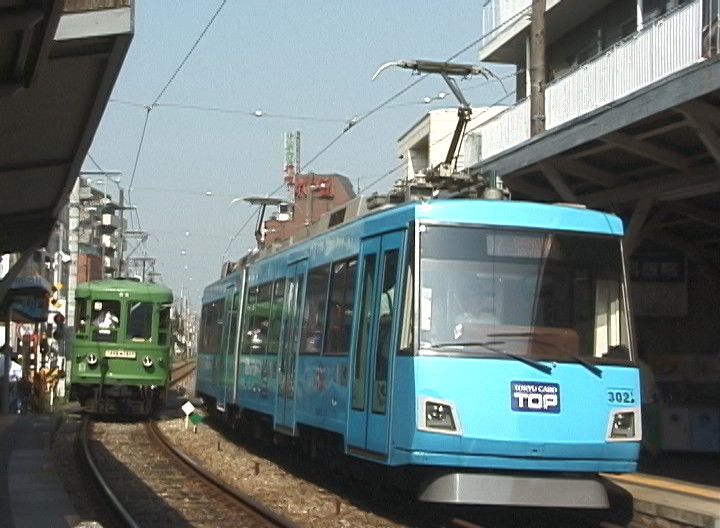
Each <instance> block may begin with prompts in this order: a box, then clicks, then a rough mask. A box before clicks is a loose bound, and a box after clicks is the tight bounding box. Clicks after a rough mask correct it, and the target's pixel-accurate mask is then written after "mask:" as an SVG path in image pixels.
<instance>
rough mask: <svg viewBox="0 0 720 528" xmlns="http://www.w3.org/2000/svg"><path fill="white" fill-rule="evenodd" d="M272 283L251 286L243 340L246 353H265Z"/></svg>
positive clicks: (246, 308)
mask: <svg viewBox="0 0 720 528" xmlns="http://www.w3.org/2000/svg"><path fill="white" fill-rule="evenodd" d="M271 297H272V283H271V282H268V283H266V284H262V285H260V286H256V287H253V288H250V290H249V292H248V302H247V305H246V307H245V318H246V321H247V326H246V327H245V332H244V334H245V335H244V337H245V339H244V340H243V353H244V354H264V353H265V349H266V347H267V339H268V330H269V326H270V299H271Z"/></svg>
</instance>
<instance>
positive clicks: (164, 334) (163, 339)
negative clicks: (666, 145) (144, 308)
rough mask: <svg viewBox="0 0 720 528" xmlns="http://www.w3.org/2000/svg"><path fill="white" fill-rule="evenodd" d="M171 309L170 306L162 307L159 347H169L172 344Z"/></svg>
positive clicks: (159, 325)
mask: <svg viewBox="0 0 720 528" xmlns="http://www.w3.org/2000/svg"><path fill="white" fill-rule="evenodd" d="M170 307H171V305H170V304H162V305H160V320H159V324H158V345H167V344H168V343H169V342H170Z"/></svg>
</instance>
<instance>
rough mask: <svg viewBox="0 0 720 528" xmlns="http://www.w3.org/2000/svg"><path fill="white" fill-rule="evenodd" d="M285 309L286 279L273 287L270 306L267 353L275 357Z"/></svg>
mask: <svg viewBox="0 0 720 528" xmlns="http://www.w3.org/2000/svg"><path fill="white" fill-rule="evenodd" d="M284 307H285V279H279V280H276V281H275V284H274V286H273V296H272V304H271V305H270V329H269V331H268V347H267V352H268V353H269V354H272V355H275V354H277V351H278V343H279V342H280V329H281V328H282V315H283V308H284Z"/></svg>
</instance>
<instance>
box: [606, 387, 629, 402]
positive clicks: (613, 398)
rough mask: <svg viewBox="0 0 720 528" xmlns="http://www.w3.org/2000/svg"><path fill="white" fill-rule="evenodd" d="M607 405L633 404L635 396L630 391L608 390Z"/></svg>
mask: <svg viewBox="0 0 720 528" xmlns="http://www.w3.org/2000/svg"><path fill="white" fill-rule="evenodd" d="M608 403H635V396H634V395H633V392H632V391H630V390H609V391H608Z"/></svg>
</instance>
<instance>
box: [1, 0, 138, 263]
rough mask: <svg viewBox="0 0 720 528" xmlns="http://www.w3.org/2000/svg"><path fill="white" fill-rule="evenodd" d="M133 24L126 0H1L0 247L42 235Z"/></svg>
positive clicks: (80, 156) (5, 249) (32, 242)
mask: <svg viewBox="0 0 720 528" xmlns="http://www.w3.org/2000/svg"><path fill="white" fill-rule="evenodd" d="M132 33H133V10H132V5H131V0H65V1H63V0H0V254H1V253H9V252H16V251H24V250H27V249H29V248H33V247H38V246H42V245H43V244H45V242H46V241H47V239H48V237H49V236H50V233H51V230H52V228H53V226H54V224H55V220H56V219H57V216H58V214H59V212H60V211H61V209H62V207H63V206H64V205H65V203H66V200H67V198H68V196H69V194H70V191H71V189H72V186H73V184H74V183H75V180H76V178H77V177H78V174H79V171H80V167H81V165H82V162H83V160H84V159H85V156H86V155H87V152H88V149H89V147H90V144H91V142H92V139H93V136H94V135H95V131H96V130H97V127H98V124H99V123H100V118H101V117H102V114H103V112H104V110H105V107H106V106H107V103H108V100H109V98H110V92H111V90H112V88H113V85H114V84H115V80H116V79H117V76H118V74H119V72H120V67H121V66H122V63H123V61H124V59H125V56H126V54H127V50H128V47H129V45H130V40H131V38H132Z"/></svg>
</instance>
